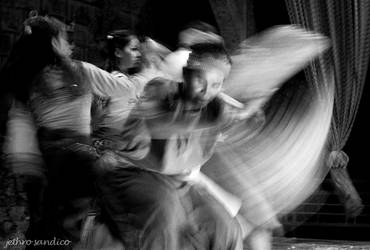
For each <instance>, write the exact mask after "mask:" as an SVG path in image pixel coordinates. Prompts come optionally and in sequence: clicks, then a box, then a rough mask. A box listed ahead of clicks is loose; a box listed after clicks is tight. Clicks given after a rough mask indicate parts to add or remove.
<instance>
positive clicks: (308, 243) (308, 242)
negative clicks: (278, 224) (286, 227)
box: [273, 232, 370, 250]
mask: <svg viewBox="0 0 370 250" xmlns="http://www.w3.org/2000/svg"><path fill="white" fill-rule="evenodd" d="M369 240H370V232H369ZM293 249H294V250H344V249H351V250H360V249H361V250H370V241H368V242H362V241H339V240H321V239H320V240H316V239H298V238H275V239H274V246H273V250H293Z"/></svg>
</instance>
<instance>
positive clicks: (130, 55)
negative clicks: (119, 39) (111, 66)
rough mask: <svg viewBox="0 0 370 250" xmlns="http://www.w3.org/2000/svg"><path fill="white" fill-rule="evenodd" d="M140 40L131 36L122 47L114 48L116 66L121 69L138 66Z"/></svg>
mask: <svg viewBox="0 0 370 250" xmlns="http://www.w3.org/2000/svg"><path fill="white" fill-rule="evenodd" d="M139 48H140V42H139V40H138V39H137V38H136V37H132V38H131V40H130V41H129V43H128V44H127V45H126V46H125V47H124V48H122V49H118V48H116V51H115V55H116V57H117V58H118V60H119V61H118V64H119V65H118V67H119V69H120V70H121V71H127V70H128V69H130V68H135V67H137V66H139V64H140V62H141V52H140V50H139Z"/></svg>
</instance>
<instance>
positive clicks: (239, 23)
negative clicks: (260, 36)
mask: <svg viewBox="0 0 370 250" xmlns="http://www.w3.org/2000/svg"><path fill="white" fill-rule="evenodd" d="M209 3H210V5H211V8H212V11H213V14H214V16H215V18H216V21H217V24H218V26H219V28H220V32H221V36H222V37H223V38H224V39H225V44H226V47H227V48H228V49H230V50H233V49H235V48H237V47H238V46H239V44H240V42H241V41H243V40H245V38H247V37H249V36H250V35H252V34H254V33H255V23H254V16H253V15H254V14H253V1H251V0H209Z"/></svg>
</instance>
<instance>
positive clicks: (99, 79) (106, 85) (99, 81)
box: [82, 62, 136, 97]
mask: <svg viewBox="0 0 370 250" xmlns="http://www.w3.org/2000/svg"><path fill="white" fill-rule="evenodd" d="M82 66H83V68H84V70H85V74H86V77H87V79H88V81H89V82H90V84H91V87H92V91H93V93H94V94H96V95H99V96H110V97H115V96H122V95H130V94H135V93H136V89H135V84H134V82H133V81H132V80H130V79H129V78H127V77H115V76H113V75H111V74H110V73H108V72H107V71H104V70H102V69H100V68H98V67H96V66H95V65H92V64H90V63H86V62H82Z"/></svg>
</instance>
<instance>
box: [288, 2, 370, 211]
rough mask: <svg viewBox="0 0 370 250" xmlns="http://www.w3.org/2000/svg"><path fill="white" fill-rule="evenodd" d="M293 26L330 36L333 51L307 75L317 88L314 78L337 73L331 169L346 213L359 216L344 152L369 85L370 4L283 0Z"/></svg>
mask: <svg viewBox="0 0 370 250" xmlns="http://www.w3.org/2000/svg"><path fill="white" fill-rule="evenodd" d="M285 2H286V6H287V8H288V13H289V17H290V20H291V22H292V23H295V24H299V25H302V26H304V27H306V28H308V29H310V30H314V31H316V32H320V33H323V34H325V35H326V36H328V37H330V39H331V42H332V48H331V50H330V51H329V52H328V53H326V54H325V55H324V56H323V57H322V58H321V60H319V61H316V62H315V63H313V64H312V65H311V67H310V68H309V69H308V70H307V71H306V76H307V80H308V81H309V82H310V83H312V84H315V83H314V81H315V77H314V76H315V74H316V75H317V74H319V75H323V74H327V72H329V71H327V70H325V69H328V67H332V68H333V73H334V77H335V78H334V79H335V88H336V92H335V99H334V110H333V119H332V124H331V135H330V139H331V140H330V144H329V147H330V148H329V152H330V153H329V155H328V158H327V165H328V167H330V169H331V171H330V174H331V177H332V180H333V183H334V184H335V187H336V190H337V191H338V193H339V194H340V198H341V200H342V201H343V203H344V205H345V207H346V211H347V214H348V215H350V216H355V215H358V214H359V213H360V212H361V210H362V202H361V199H360V197H359V195H358V193H357V191H356V190H355V188H354V186H353V184H352V182H351V180H350V178H349V175H348V172H347V170H346V166H347V163H348V160H349V158H348V156H347V155H346V153H345V152H343V151H342V149H343V147H344V146H345V144H346V142H347V139H348V137H349V135H350V132H351V129H352V127H353V123H354V120H355V117H356V113H357V110H358V106H359V103H360V99H361V95H362V91H363V87H364V84H365V78H366V71H367V67H368V61H369V52H370V46H369V45H370V43H369V42H370V19H369V13H370V1H367V0H285Z"/></svg>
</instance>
